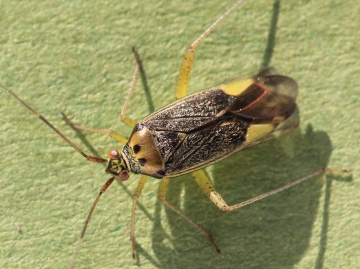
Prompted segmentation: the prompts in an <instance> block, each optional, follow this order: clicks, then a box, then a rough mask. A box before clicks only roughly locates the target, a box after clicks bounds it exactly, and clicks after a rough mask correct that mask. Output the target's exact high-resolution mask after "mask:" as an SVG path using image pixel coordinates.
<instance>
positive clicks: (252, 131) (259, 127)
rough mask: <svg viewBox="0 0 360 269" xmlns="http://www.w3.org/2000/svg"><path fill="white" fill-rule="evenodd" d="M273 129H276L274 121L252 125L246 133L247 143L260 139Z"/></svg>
mask: <svg viewBox="0 0 360 269" xmlns="http://www.w3.org/2000/svg"><path fill="white" fill-rule="evenodd" d="M272 130H274V125H273V124H272V123H268V124H253V125H250V127H249V129H248V131H247V134H246V143H251V142H254V141H256V140H259V139H260V138H262V137H264V136H265V135H267V134H269V133H270V132H272Z"/></svg>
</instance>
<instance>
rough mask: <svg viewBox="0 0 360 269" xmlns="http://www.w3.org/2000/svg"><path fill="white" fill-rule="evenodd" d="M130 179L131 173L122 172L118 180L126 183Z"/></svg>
mask: <svg viewBox="0 0 360 269" xmlns="http://www.w3.org/2000/svg"><path fill="white" fill-rule="evenodd" d="M128 179H129V172H128V171H127V170H122V171H121V172H120V174H119V176H118V180H120V181H126V180H128Z"/></svg>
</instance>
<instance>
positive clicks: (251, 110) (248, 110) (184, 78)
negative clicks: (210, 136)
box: [24, 1, 296, 254]
mask: <svg viewBox="0 0 360 269" xmlns="http://www.w3.org/2000/svg"><path fill="white" fill-rule="evenodd" d="M240 3H241V1H240V2H239V4H240ZM235 8H236V6H234V8H233V9H235ZM233 9H232V10H233ZM232 10H231V11H232ZM231 11H229V12H228V13H227V14H226V15H225V16H224V17H223V18H225V17H226V16H227V15H228V14H230V12H231ZM223 18H222V19H223ZM219 22H220V20H219V21H217V22H216V23H215V24H214V25H215V26H216V25H217V24H218V23H219ZM211 30H212V29H210V30H208V31H207V32H205V33H206V34H208V33H210V32H211ZM204 37H205V35H204V36H203V37H202V38H201V37H200V38H199V41H198V42H197V43H196V46H197V45H198V44H199V42H200V41H201V40H202V39H203V38H204ZM196 46H194V47H193V48H192V49H194V50H195V48H196ZM135 55H136V54H135ZM193 55H194V51H190V52H189V53H188V54H187V56H189V57H190V58H191V57H192V56H193ZM187 59H189V58H187ZM191 59H192V58H191ZM137 63H138V64H137V69H139V68H140V60H138V61H137ZM191 66H192V60H191V61H190V60H186V61H184V64H183V67H182V69H181V70H182V71H183V72H182V73H181V74H180V79H179V83H178V85H179V87H178V89H179V90H177V98H180V97H182V96H185V95H186V91H187V85H188V84H187V83H188V81H189V73H190V72H186V70H187V68H189V67H190V68H189V69H191ZM266 78H268V77H267V76H265V75H259V76H256V77H254V78H251V79H250V80H248V81H247V82H248V85H253V84H256V83H257V82H256V81H259V82H261V83H264V82H263V81H264V80H266ZM277 78H280V76H278V77H277ZM282 79H283V80H282V82H281V81H280V82H279V83H280V84H283V83H284V81H292V80H291V79H289V78H286V77H283V78H282ZM237 82H239V81H237ZM242 82H244V85H246V84H247V83H246V82H245V81H242ZM255 82H256V83H255ZM134 83H135V80H134ZM261 83H260V85H261ZM239 84H241V83H239ZM291 84H293V83H292V82H291ZM226 85H228V84H226ZM244 85H243V86H241V87H240V86H239V87H240V89H242V90H244V91H243V94H245V91H246V90H247V89H245V86H244ZM255 86H256V87H255V88H260V89H259V91H260V93H258V94H259V95H258V98H257V99H255V100H254V99H252V102H251V100H248V102H249V104H248V106H246V107H244V108H243V109H245V112H244V113H240V112H239V113H237V114H238V115H236V113H235V114H234V115H232V117H234V118H236V117H239V118H241V117H244V118H245V122H247V121H251V119H252V118H251V117H259V119H262V115H260V116H259V115H258V114H256V113H257V111H255V107H256V108H257V109H259V108H260V110H262V109H261V108H262V107H261V106H260V103H259V102H260V101H261V100H263V101H264V102H265V101H266V100H265V99H263V98H265V97H267V96H268V94H267V91H268V90H269V89H268V88H267V87H265V86H259V85H255ZM258 86H259V87H258ZM235 88H236V87H234V90H235V91H237V93H239V94H240V90H239V89H237V90H236V89H235ZM132 89H133V86H132V87H131V90H132ZM219 89H220V88H219ZM131 90H130V91H129V93H131ZM222 90H223V89H222ZM286 90H289V89H287V88H286ZM271 91H272V90H271ZM290 92H291V91H290ZM261 93H262V94H261ZM224 95H228V97H229V95H231V94H230V92H228V93H226V91H225V94H224ZM275 95H276V94H275ZM234 96H235V95H232V97H234ZM186 98H190V97H186ZM191 98H193V99H194V100H195V99H196V100H198V99H197V98H195V97H194V96H192V97H191ZM205 99H206V98H205ZM184 100H185V99H184ZM184 100H182V101H181V102H185V103H182V104H183V105H184V104H185V105H189V102H187V103H186V101H184ZM186 100H190V99H186ZM206 100H209V99H206ZM287 100H288V101H285V102H286V103H287V102H292V101H291V100H295V98H294V97H290V98H289V99H287ZM181 102H178V103H177V104H178V105H181ZM267 102H268V101H267ZM214 103H215V104H217V102H215V101H214ZM265 103H266V102H265ZM24 105H26V104H24ZM293 105H294V104H293ZM293 105H289V103H287V105H286V107H291V109H288V111H287V112H288V113H289V114H291V113H290V111H291V110H292V108H293ZM26 106H27V105H26ZM27 107H28V108H29V109H30V110H31V111H32V112H34V113H35V114H36V115H38V116H39V117H40V119H41V120H43V121H44V122H45V123H46V124H48V125H49V126H50V127H51V128H53V129H54V131H56V132H57V133H58V134H59V135H60V136H62V135H61V134H60V133H59V132H58V131H57V130H56V129H55V128H54V127H53V126H52V125H51V124H50V123H48V122H47V121H46V120H45V119H44V118H43V117H42V116H40V115H39V114H38V113H37V112H35V111H34V110H32V109H31V108H30V107H29V106H27ZM229 107H230V106H229ZM124 108H126V105H125V106H124ZM167 108H168V107H167ZM233 108H234V107H233ZM272 109H273V108H272ZM272 109H269V110H270V111H267V113H270V114H271V113H273V115H275V114H274V110H273V111H272ZM262 112H264V110H262ZM264 113H265V114H266V112H264ZM122 115H123V120H124V121H125V122H126V123H127V124H128V125H130V126H132V127H133V126H134V125H135V123H134V122H133V121H131V120H130V119H128V118H126V117H125V115H126V114H125V109H124V111H123V113H122ZM152 115H153V116H154V115H159V114H156V113H154V114H152ZM219 116H221V115H219ZM222 116H223V117H225V116H224V115H222ZM227 116H229V115H227ZM227 116H226V117H227ZM149 117H150V116H149ZM226 117H225V118H224V119H227V120H229V118H226ZM183 118H185V117H184V115H183ZM289 118H291V117H289ZM289 118H288V119H289ZM292 119H293V120H295V121H296V118H295V117H294V118H292ZM278 120H279V122H277V123H276V124H279V125H280V124H281V123H280V120H281V119H278ZM284 120H285V119H284ZM144 121H145V120H144ZM289 122H290V121H287V123H289ZM142 123H143V124H144V122H142ZM229 124H231V122H230V123H229ZM144 125H145V124H144ZM226 125H227V124H224V126H226ZM270 125H271V124H270ZM270 125H268V126H267V127H268V128H269V129H268V130H267V132H269V133H268V134H266V132H265V131H264V130H263V132H261V131H260V135H261V134H262V135H263V139H264V140H265V139H268V138H270V137H271V136H272V135H273V134H276V133H275V131H274V132H270V131H269V130H270V129H271V128H272V127H271V126H270ZM295 126H296V124H295V122H294V123H293V124H289V125H287V127H286V125H284V126H283V127H286V128H285V129H286V130H290V129H291V128H293V127H295ZM145 127H146V125H145ZM209 127H210V126H209ZM273 128H275V125H274V126H273ZM276 128H277V127H276ZM79 129H80V128H79ZM82 129H83V130H85V131H86V129H85V128H82ZM148 129H149V128H148ZM249 129H250V128H248V127H246V126H245V127H244V130H249ZM141 130H143V129H141ZM141 130H137V131H136V132H135V133H134V138H139V136H140V135H142V134H141V133H140V134H139V132H140V131H141ZM251 130H253V129H251ZM274 130H275V129H274ZM276 130H278V131H281V130H282V129H280V128H277V129H276ZM88 131H91V130H88ZM95 132H97V131H95ZM104 133H107V134H110V135H111V136H112V137H114V138H116V139H117V140H119V141H121V142H124V143H125V144H126V143H127V140H124V139H123V137H121V136H120V135H117V134H116V133H114V132H111V133H109V132H106V131H105V132H104ZM145 134H146V132H145ZM258 134H259V133H258ZM179 135H180V136H178V139H180V140H181V139H183V141H185V139H186V137H185V135H187V134H186V132H180V133H179ZM268 135H269V136H268ZM251 137H252V138H253V141H250V140H247V139H245V142H246V141H247V142H249V143H250V144H249V145H247V146H250V145H254V144H255V143H258V142H261V141H263V140H262V138H259V139H255V138H257V137H256V135H254V136H251ZM62 138H63V139H64V140H66V141H67V142H68V143H69V144H70V145H71V146H73V147H74V148H75V149H76V150H77V151H78V152H79V153H81V154H82V155H83V156H84V157H86V158H87V159H89V160H91V161H97V162H103V161H104V159H102V158H96V157H91V156H88V155H86V154H84V153H83V152H82V151H81V150H79V148H77V147H76V146H75V145H74V144H72V143H71V142H70V141H69V140H68V139H66V138H65V137H64V136H62ZM242 138H243V139H244V138H246V136H245V132H244V133H243V136H242ZM145 141H149V139H147V140H145ZM167 141H169V140H167ZM150 142H151V140H150ZM180 142H181V141H180ZM135 146H136V144H134V146H133V147H132V150H133V152H135V151H137V149H136V148H137V147H135ZM157 147H158V145H155V147H154V146H153V147H152V149H155V150H156V149H157ZM150 149H151V148H150ZM239 149H240V148H239ZM159 150H160V149H159ZM162 150H164V152H165V153H166V148H165V149H164V148H163V149H162ZM142 151H143V150H141V149H140V151H139V152H142ZM232 152H233V151H232ZM232 152H231V153H232ZM148 153H149V151H148ZM150 153H153V151H150ZM128 154H130V155H131V153H128ZM225 155H226V154H225ZM225 155H224V157H225ZM121 156H122V155H121ZM201 156H202V157H203V160H204V154H202V155H201ZM201 156H200V157H201ZM119 157H120V155H119V153H117V152H116V151H115V152H113V153H111V155H110V159H111V166H108V171H109V172H111V173H115V174H116V175H117V173H119V175H120V174H121V176H120V179H123V180H124V179H127V173H126V172H123V171H125V170H126V169H125V170H122V171H121V172H118V171H116V170H114V166H115V167H116V166H118V167H121V162H120V163H119V162H118V161H119V160H118V159H119ZM150 157H153V156H151V154H150ZM155 157H156V156H155ZM157 157H159V155H157ZM113 159H116V161H115V160H113ZM141 159H144V158H138V160H137V161H138V164H139V165H140V166H139V167H140V168H141V167H142V165H141V163H143V164H144V167H145V166H146V163H149V160H148V159H145V160H141ZM154 159H155V161H156V160H159V159H156V158H154ZM160 159H163V157H161V156H160ZM215 159H216V158H215V157H213V158H212V159H211V160H210V159H207V160H208V161H209V162H199V163H198V164H199V166H196V167H194V169H195V168H200V167H204V166H207V165H210V164H211V163H213V162H215ZM151 160H153V158H151V159H150V161H151ZM144 161H145V162H144ZM216 161H217V159H216ZM104 162H107V160H105V161H104ZM109 164H110V162H109ZM161 165H162V164H160V166H161ZM135 166H136V162H135ZM158 166H159V164H158V163H156V164H153V165H152V166H151V168H154V167H158ZM126 168H128V170H129V171H130V168H129V167H127V166H126ZM135 168H136V167H135ZM135 168H134V170H135ZM178 168H179V167H178ZM188 168H190V167H188ZM126 171H127V170H126ZM131 171H132V170H131ZM154 171H155V170H154ZM158 171H160V170H156V171H155V172H158ZM134 172H136V171H134ZM137 172H139V171H137ZM140 172H143V173H145V170H144V171H140ZM163 172H164V171H162V172H161V173H158V175H157V177H161V176H162V173H163ZM182 172H184V173H185V172H191V169H190V170H186V171H185V170H181V169H178V170H177V171H176V172H174V173H173V174H169V176H176V175H178V174H182ZM146 173H148V174H150V175H153V176H156V175H155V174H154V173H153V172H146ZM196 173H197V172H194V174H195V175H198V177H197V179H198V181H199V182H200V183H199V184H200V185H201V186H204V183H208V182H209V181H208V179H207V178H206V176H205V175H202V172H198V173H197V174H196ZM200 173H201V174H200ZM165 175H166V174H164V175H163V176H165ZM112 180H113V178H112ZM144 181H145V180H143V178H142V179H141V182H142V183H143V182H144ZM167 181H168V180H167V179H165V180H164V181H163V182H164V183H163V184H162V185H161V186H162V187H161V190H162V192H161V194H162V200H163V202H164V203H166V199H165V194H166V188H167V186H166V185H167ZM107 186H108V185H104V188H103V191H105V189H106V188H107ZM140 186H142V185H139V187H138V188H137V192H136V196H135V198H134V206H133V211H135V205H136V200H137V199H138V197H139V196H140V192H141V187H140ZM212 193H213V192H212ZM213 198H214V197H213ZM215 198H217V197H215ZM220 204H222V205H223V203H220ZM167 205H168V206H170V205H169V204H167ZM172 209H173V208H172ZM173 210H175V211H177V210H176V209H173ZM177 212H178V213H180V212H179V211H177ZM134 216H135V215H134V214H133V217H132V225H131V227H132V235H134ZM182 216H183V217H185V215H182ZM89 217H90V216H89ZM185 218H186V217H185ZM186 219H187V220H189V218H186ZM189 221H190V220H189ZM191 223H193V222H191ZM193 224H194V223H193ZM194 225H195V224H194ZM85 227H86V226H85ZM197 227H198V226H197ZM198 229H200V230H201V231H203V232H204V230H203V229H202V228H200V227H199V228H198ZM84 232H85V229H84ZM206 234H207V233H206ZM207 235H208V237H209V239H210V240H212V237H211V236H210V234H207ZM82 237H83V235H82ZM82 237H81V238H82ZM212 242H213V244H214V245H215V241H214V240H212ZM132 243H133V252H134V254H135V237H134V236H132ZM217 249H218V248H217Z"/></svg>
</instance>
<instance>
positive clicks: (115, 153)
mask: <svg viewBox="0 0 360 269" xmlns="http://www.w3.org/2000/svg"><path fill="white" fill-rule="evenodd" d="M119 157H120V153H119V151H118V150H117V149H114V150H112V151H110V152H109V153H108V158H110V159H118V158H119Z"/></svg>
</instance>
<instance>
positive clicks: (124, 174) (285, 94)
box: [3, 1, 325, 257]
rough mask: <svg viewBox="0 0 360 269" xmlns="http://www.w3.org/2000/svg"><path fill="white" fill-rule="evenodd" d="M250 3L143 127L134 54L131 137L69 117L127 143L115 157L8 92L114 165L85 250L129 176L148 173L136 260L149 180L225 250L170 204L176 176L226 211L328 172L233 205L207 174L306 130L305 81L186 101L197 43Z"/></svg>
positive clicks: (214, 91) (276, 81)
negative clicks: (218, 32) (199, 54)
mask: <svg viewBox="0 0 360 269" xmlns="http://www.w3.org/2000/svg"><path fill="white" fill-rule="evenodd" d="M242 2H243V1H238V2H237V3H236V4H235V5H234V6H233V7H232V8H230V9H229V10H228V11H227V12H226V13H224V15H223V16H221V17H220V18H219V19H218V20H217V21H216V22H215V23H214V24H213V25H212V26H210V27H209V28H208V29H207V30H206V31H205V32H204V33H203V34H202V35H201V36H200V37H199V38H198V39H197V40H196V41H195V42H194V43H193V44H192V45H191V46H190V48H189V49H188V51H187V53H186V55H185V59H184V61H183V64H182V67H181V70H180V74H179V79H178V83H177V88H176V98H177V99H178V101H176V102H174V103H172V104H170V105H168V106H166V107H164V108H163V109H161V110H159V111H157V112H154V113H152V114H151V115H149V116H147V117H146V118H144V119H143V120H142V121H140V122H139V123H136V122H135V121H134V120H132V119H130V118H128V117H127V116H126V109H127V104H128V101H129V98H130V95H131V93H132V91H133V89H134V85H135V82H136V77H137V75H138V73H139V71H140V69H141V61H140V57H139V56H138V54H137V52H136V51H135V50H134V55H135V59H136V68H135V72H134V76H133V81H132V83H131V86H130V90H129V93H128V97H127V99H126V102H125V104H124V107H123V110H122V113H121V118H122V120H123V121H124V123H126V124H127V125H128V126H130V127H132V128H134V130H133V133H132V134H131V136H130V138H129V139H127V138H125V137H123V136H121V135H120V134H117V133H116V132H114V131H111V130H109V131H107V130H95V129H89V128H84V127H80V126H78V125H75V124H74V123H72V122H71V121H70V120H69V119H68V118H67V117H66V116H65V115H64V116H65V118H66V119H67V120H68V122H69V123H70V124H71V125H72V126H73V127H74V128H76V129H79V130H83V131H89V132H95V133H104V134H107V135H109V136H110V137H112V138H114V139H116V140H117V141H119V142H121V143H123V144H124V148H123V150H122V152H119V151H118V150H113V151H111V152H110V153H109V155H108V158H107V159H104V158H99V157H95V156H90V155H87V154H85V153H84V152H83V151H82V150H81V149H80V148H79V147H77V146H76V145H75V144H73V143H72V142H71V141H70V140H69V139H68V138H66V137H65V136H64V135H63V134H62V133H61V132H60V131H59V130H58V129H56V128H55V127H54V126H53V125H52V124H51V123H49V122H48V121H47V120H46V119H45V118H44V117H43V116H41V115H40V114H39V113H38V112H37V111H35V110H34V109H33V108H31V107H30V106H29V105H27V104H26V103H25V102H24V101H22V100H21V99H20V98H19V97H18V96H17V95H16V94H15V93H14V92H12V91H11V90H9V89H6V88H5V87H3V88H5V89H6V90H7V91H8V92H9V93H10V94H12V96H14V97H15V98H16V99H17V100H18V101H19V102H21V103H22V104H23V105H24V106H25V107H26V108H27V109H29V110H30V111H31V112H32V113H34V114H35V115H36V116H38V117H39V118H40V119H41V120H42V121H43V122H44V123H45V124H47V125H48V126H49V127H50V128H52V129H53V130H54V131H55V132H56V133H57V134H58V135H59V136H60V137H61V138H62V139H63V140H65V141H66V142H67V143H68V144H69V145H70V146H72V147H73V148H74V149H75V150H76V151H77V152H79V153H80V154H81V155H82V156H83V157H85V158H86V159H87V160H89V161H92V162H99V163H106V164H107V166H106V172H107V173H109V174H110V175H111V177H110V179H109V180H108V181H107V182H106V183H105V184H104V185H103V187H102V188H101V190H100V192H99V195H98V196H97V198H96V200H95V202H94V204H93V206H92V208H91V210H90V213H89V215H88V217H87V219H86V223H85V225H84V228H83V231H82V233H81V236H80V239H79V243H78V245H80V244H81V242H82V241H83V238H84V235H85V232H86V229H87V226H88V222H89V220H90V217H91V215H92V213H93V210H94V209H95V206H96V204H97V201H98V200H99V198H100V196H101V195H102V193H104V192H105V191H106V189H107V188H108V186H109V185H110V184H111V183H112V182H113V181H114V180H115V179H117V180H120V181H125V180H127V179H128V178H129V172H133V173H137V174H142V176H141V179H140V182H139V184H138V186H137V188H136V190H135V194H134V198H133V207H132V212H133V213H132V217H131V232H130V233H131V242H132V250H133V256H134V257H135V255H136V248H135V242H136V241H135V207H136V202H137V200H138V199H139V197H140V194H141V191H142V188H143V186H144V184H145V182H146V179H147V176H151V177H154V178H159V179H162V182H161V186H160V199H161V201H162V202H163V203H164V204H165V205H166V206H168V207H169V208H170V209H172V210H174V211H175V212H176V213H178V214H180V215H181V216H182V217H183V218H184V219H186V220H187V221H188V222H189V223H191V224H192V225H193V226H194V227H195V228H197V229H198V230H200V231H201V232H202V233H203V234H204V235H205V236H206V237H207V238H208V239H209V240H210V241H211V243H212V244H213V245H214V247H215V249H216V250H217V251H218V252H220V248H219V247H218V246H217V244H216V242H215V240H214V239H213V237H212V236H211V235H210V234H209V233H208V232H207V231H206V230H204V229H203V228H202V227H200V226H199V225H198V224H196V223H195V222H194V221H193V220H191V219H190V218H189V217H187V216H186V215H185V214H184V213H183V212H181V211H180V210H179V209H177V208H175V207H173V206H172V205H171V204H170V203H169V202H168V201H167V199H166V193H167V189H168V184H169V178H172V177H176V176H179V175H182V174H185V173H192V174H193V176H194V177H195V180H196V182H197V183H198V184H199V186H200V187H201V188H202V189H203V191H204V192H205V194H206V195H207V196H208V197H209V198H210V199H211V200H212V201H213V202H214V203H215V204H216V205H217V206H218V207H219V208H220V209H221V210H224V211H231V210H234V209H236V208H239V207H241V206H244V205H246V204H249V203H251V202H254V201H256V200H259V199H262V198H264V197H267V196H269V195H272V194H274V193H276V192H279V191H282V190H284V189H286V188H289V187H291V186H293V185H295V184H298V183H300V182H302V181H304V180H307V179H308V178H310V177H312V176H314V175H317V174H319V173H322V172H323V171H324V170H325V169H320V170H318V171H316V172H314V173H312V174H310V175H308V176H306V177H303V178H301V179H299V180H297V181H294V182H293V183H290V184H288V185H286V186H284V187H282V188H279V189H276V190H274V191H272V192H269V193H265V194H263V195H261V196H258V197H255V198H254V199H251V200H249V201H245V202H243V203H239V204H235V205H230V206H229V205H227V204H226V202H225V201H224V200H223V199H222V197H221V195H220V194H219V193H218V192H217V191H216V189H215V187H214V186H213V184H212V183H211V181H210V180H209V178H208V177H207V175H206V174H205V173H204V172H203V171H202V170H199V169H201V168H203V167H206V166H209V165H211V164H213V163H215V162H217V161H219V160H221V159H223V158H226V157H228V156H229V155H231V154H233V153H235V152H237V151H239V150H241V149H243V148H246V147H250V146H253V145H256V144H258V143H260V142H263V141H265V140H268V139H270V138H272V137H274V136H277V135H278V134H281V133H284V132H286V131H290V130H292V129H293V128H295V127H296V126H297V125H298V118H297V117H296V112H295V111H296V102H295V100H296V95H297V83H296V82H295V81H294V80H293V79H291V78H289V77H286V76H281V75H275V74H265V73H260V74H258V75H256V76H254V77H252V78H249V79H246V80H233V81H230V82H227V83H223V84H220V85H218V86H215V87H212V88H209V89H207V90H204V91H201V92H199V93H196V94H194V95H190V96H187V97H186V95H187V89H188V84H189V80H190V72H191V69H192V63H193V57H194V53H195V50H196V48H197V46H198V45H199V44H200V42H201V41H202V40H203V39H204V38H205V37H206V36H207V35H208V34H209V33H210V32H211V31H212V30H213V29H214V28H215V27H216V26H217V25H218V24H219V23H220V22H221V21H222V20H223V19H225V18H226V17H227V16H229V14H230V13H231V12H232V11H234V10H235V9H236V8H237V7H238V6H239V5H240V4H241V3H242ZM77 251H78V248H77ZM75 256H76V254H75Z"/></svg>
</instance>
